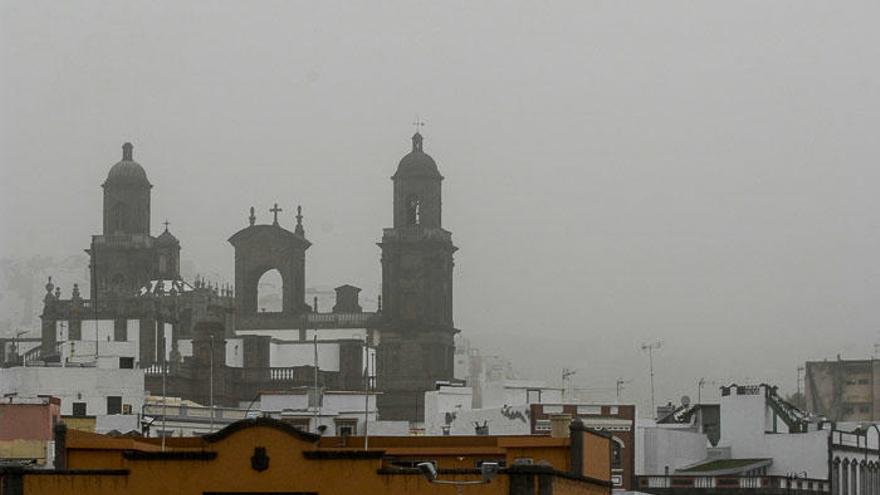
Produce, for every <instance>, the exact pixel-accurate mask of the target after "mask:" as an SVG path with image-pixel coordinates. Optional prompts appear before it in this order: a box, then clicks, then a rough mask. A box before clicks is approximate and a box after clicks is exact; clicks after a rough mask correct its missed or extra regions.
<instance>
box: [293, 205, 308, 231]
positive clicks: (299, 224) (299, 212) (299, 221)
mask: <svg viewBox="0 0 880 495" xmlns="http://www.w3.org/2000/svg"><path fill="white" fill-rule="evenodd" d="M294 233H296V234H299V235H305V233H306V230H305V229H304V228H303V207H302V205H299V206H297V207H296V229H294Z"/></svg>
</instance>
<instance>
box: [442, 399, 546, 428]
mask: <svg viewBox="0 0 880 495" xmlns="http://www.w3.org/2000/svg"><path fill="white" fill-rule="evenodd" d="M451 416H453V418H452V422H451V423H450V429H449V434H450V435H475V434H476V429H475V427H474V423H475V422H477V423H479V424H480V425H482V424H483V422H487V424H488V426H489V434H490V435H528V434H530V433H531V422H530V420H529V417H530V412H529V406H528V405H525V404H521V405H517V406H503V407H497V408H488V409H461V410H458V411H453V412H451ZM445 424H446V414H445V413H444V412H440V413H438V414H436V415H435V416H433V417H432V418H427V417H426V418H425V434H426V435H442V434H443V426H444V425H445Z"/></svg>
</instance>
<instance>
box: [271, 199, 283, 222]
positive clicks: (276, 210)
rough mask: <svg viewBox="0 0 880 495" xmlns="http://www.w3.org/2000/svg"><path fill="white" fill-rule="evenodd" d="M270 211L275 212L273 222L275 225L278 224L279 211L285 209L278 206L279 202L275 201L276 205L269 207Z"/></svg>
mask: <svg viewBox="0 0 880 495" xmlns="http://www.w3.org/2000/svg"><path fill="white" fill-rule="evenodd" d="M269 211H270V212H272V213H274V214H275V220H274V221H273V222H272V223H273V225H278V212H281V211H284V210H282V209H281V208H279V207H278V203H275V206H274V207H272V208H269Z"/></svg>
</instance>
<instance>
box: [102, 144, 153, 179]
mask: <svg viewBox="0 0 880 495" xmlns="http://www.w3.org/2000/svg"><path fill="white" fill-rule="evenodd" d="M133 148H134V147H133V146H132V145H131V143H125V144H124V145H122V160H121V161H119V162H118V163H117V164H116V165H113V167H112V168H110V173H108V174H107V183H130V184H138V183H140V184H144V185H147V186H149V185H150V181H149V180H147V173H146V172H145V171H144V168H143V167H141V165H140V164H139V163H138V162H136V161H134V160H133V159H132V150H133Z"/></svg>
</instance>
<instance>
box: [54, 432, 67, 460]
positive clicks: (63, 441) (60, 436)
mask: <svg viewBox="0 0 880 495" xmlns="http://www.w3.org/2000/svg"><path fill="white" fill-rule="evenodd" d="M53 433H54V434H55V470H56V471H64V470H65V469H67V425H66V424H64V423H58V424H56V425H55V429H54V431H53Z"/></svg>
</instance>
